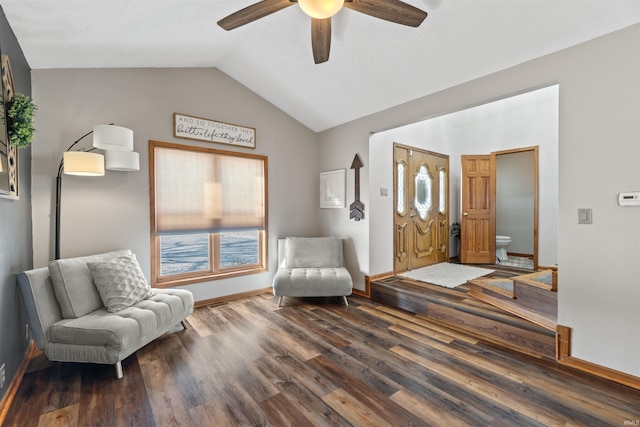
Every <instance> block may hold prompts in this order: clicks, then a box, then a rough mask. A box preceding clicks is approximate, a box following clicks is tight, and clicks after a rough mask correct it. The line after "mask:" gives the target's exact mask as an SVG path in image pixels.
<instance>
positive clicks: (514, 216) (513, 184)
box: [496, 151, 547, 265]
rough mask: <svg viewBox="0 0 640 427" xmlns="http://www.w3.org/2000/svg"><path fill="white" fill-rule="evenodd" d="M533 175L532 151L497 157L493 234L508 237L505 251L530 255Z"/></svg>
mask: <svg viewBox="0 0 640 427" xmlns="http://www.w3.org/2000/svg"><path fill="white" fill-rule="evenodd" d="M534 174H535V156H534V152H533V151H523V152H520V153H509V154H500V155H498V156H496V235H497V236H509V237H511V244H509V246H507V252H514V253H518V254H527V255H533V222H534V217H533V213H534V212H533V208H534V199H535V179H534ZM540 265H547V264H542V263H540Z"/></svg>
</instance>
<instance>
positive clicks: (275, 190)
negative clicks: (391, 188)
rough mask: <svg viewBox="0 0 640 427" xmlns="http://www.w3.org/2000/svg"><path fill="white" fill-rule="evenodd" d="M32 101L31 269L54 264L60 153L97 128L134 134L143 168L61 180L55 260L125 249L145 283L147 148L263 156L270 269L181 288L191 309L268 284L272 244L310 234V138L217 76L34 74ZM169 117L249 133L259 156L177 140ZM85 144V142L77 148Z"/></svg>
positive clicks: (313, 210) (200, 71)
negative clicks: (190, 297)
mask: <svg viewBox="0 0 640 427" xmlns="http://www.w3.org/2000/svg"><path fill="white" fill-rule="evenodd" d="M33 97H34V99H35V101H36V102H37V103H38V105H39V107H40V111H39V116H38V120H39V121H38V123H39V129H40V131H39V132H38V134H37V135H36V140H35V142H34V147H33V170H34V173H33V234H34V235H33V243H34V264H35V265H36V266H43V265H47V263H48V261H49V260H50V259H51V258H52V257H53V246H52V245H53V234H52V230H53V228H52V225H53V218H54V213H55V210H54V204H53V202H54V200H53V199H54V197H55V192H54V191H53V190H54V181H55V176H56V173H57V167H58V163H59V161H60V158H61V156H62V152H63V151H64V150H65V149H67V148H68V147H69V145H70V144H71V143H72V142H73V141H75V140H76V139H78V138H79V137H80V136H82V135H84V134H85V133H86V132H88V131H90V130H91V129H92V127H93V125H95V124H100V123H111V122H113V123H116V124H118V125H121V126H125V127H128V128H130V129H132V130H133V132H134V146H135V150H136V151H138V152H139V153H140V163H141V170H140V172H112V171H107V173H106V175H105V176H103V177H77V176H70V175H64V176H63V180H62V187H63V192H62V215H61V256H62V257H72V256H80V255H86V254H91V253H98V252H103V251H108V250H113V249H118V248H130V249H132V250H133V251H134V252H135V253H136V254H137V257H138V260H139V261H140V265H141V267H142V269H143V271H144V272H145V274H146V275H147V278H149V273H150V237H149V235H150V217H149V215H150V214H149V148H148V141H149V140H157V141H166V142H173V143H179V144H191V145H200V146H206V147H211V148H216V149H222V150H233V151H240V152H247V153H255V154H262V155H266V156H268V158H269V163H268V168H269V169H268V172H269V176H268V179H269V182H268V184H269V186H268V191H269V213H268V214H269V217H268V219H269V267H270V268H269V271H268V272H266V273H261V274H254V275H248V276H242V277H237V278H232V279H224V280H217V281H212V282H206V283H198V284H194V285H189V286H186V287H185V288H187V289H189V290H191V291H192V292H193V293H194V297H195V298H196V300H197V301H204V300H208V299H212V298H216V297H220V296H224V295H229V294H236V293H241V292H249V291H252V290H255V289H262V288H266V287H269V286H271V279H272V277H273V274H274V272H275V267H276V264H277V251H276V241H277V238H278V237H286V236H288V235H298V236H302V235H307V236H314V235H316V234H317V224H318V216H317V215H318V210H319V207H318V205H319V202H318V198H319V196H318V192H319V190H318V188H319V183H318V180H319V178H318V164H317V152H318V145H317V141H318V136H317V134H316V133H315V132H312V131H311V130H309V129H308V128H306V127H305V126H303V125H301V124H300V123H299V122H297V121H295V120H294V119H292V118H291V117H289V116H288V115H286V114H284V113H283V112H282V111H281V110H279V109H278V108H276V107H274V106H273V105H272V104H270V103H268V102H266V101H265V100H264V99H262V98H260V97H259V96H257V95H256V94H255V93H253V92H251V91H250V90H248V89H247V88H246V87H244V86H242V85H240V84H239V83H238V82H237V81H235V80H233V79H231V78H230V77H229V76H227V75H226V74H224V73H222V72H221V71H219V70H216V69H208V68H194V69H179V68H176V69H91V70H87V69H82V70H78V69H73V70H34V71H33ZM174 112H178V113H183V114H188V115H191V116H196V117H203V118H207V119H212V120H217V121H222V122H226V123H234V124H237V125H241V126H246V127H253V128H256V141H257V142H256V148H255V149H247V148H238V147H232V146H229V145H223V144H212V143H206V142H198V141H191V140H185V139H177V138H174V136H173V113H174ZM91 143H92V138H91V137H88V138H86V140H83V141H82V142H81V143H79V144H78V146H77V147H85V148H88V147H91Z"/></svg>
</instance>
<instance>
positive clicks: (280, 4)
mask: <svg viewBox="0 0 640 427" xmlns="http://www.w3.org/2000/svg"><path fill="white" fill-rule="evenodd" d="M296 3H297V1H291V0H263V1H260V2H258V3H255V4H252V5H251V6H247V7H245V8H244V9H240V10H239V11H237V12H235V13H232V14H231V15H229V16H227V17H226V18H222V19H221V20H219V21H218V25H219V26H221V27H222V28H224V29H225V30H227V31H229V30H233V29H234V28H238V27H240V26H242V25H245V24H248V23H250V22H253V21H256V20H258V19H260V18H264V17H265V16H267V15H271V14H272V13H274V12H277V11H279V10H282V9H284V8H286V7H289V6H291V5H293V4H296Z"/></svg>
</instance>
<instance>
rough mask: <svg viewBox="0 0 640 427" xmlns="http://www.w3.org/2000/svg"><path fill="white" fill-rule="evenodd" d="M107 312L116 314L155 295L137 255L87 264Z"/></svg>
mask: <svg viewBox="0 0 640 427" xmlns="http://www.w3.org/2000/svg"><path fill="white" fill-rule="evenodd" d="M87 265H88V266H89V270H91V275H92V276H93V282H94V283H95V285H96V288H98V292H99V293H100V298H101V299H102V302H103V303H104V306H105V307H107V311H109V312H110V313H115V312H117V311H120V310H122V309H125V308H127V307H130V306H132V305H134V304H135V303H137V302H139V301H142V300H143V299H146V298H149V297H151V296H153V295H155V294H156V293H155V291H154V290H153V289H151V287H150V286H149V284H148V283H147V279H146V278H145V277H144V274H143V273H142V270H141V269H140V265H139V264H138V260H137V259H136V256H135V255H133V254H132V255H128V256H123V257H118V258H113V259H111V260H109V261H104V262H90V263H87Z"/></svg>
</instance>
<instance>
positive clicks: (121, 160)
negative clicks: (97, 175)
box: [104, 151, 140, 172]
mask: <svg viewBox="0 0 640 427" xmlns="http://www.w3.org/2000/svg"><path fill="white" fill-rule="evenodd" d="M104 157H105V162H106V164H107V169H108V170H110V171H120V172H134V171H139V170H140V155H139V154H138V153H136V152H135V151H105V152H104Z"/></svg>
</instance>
